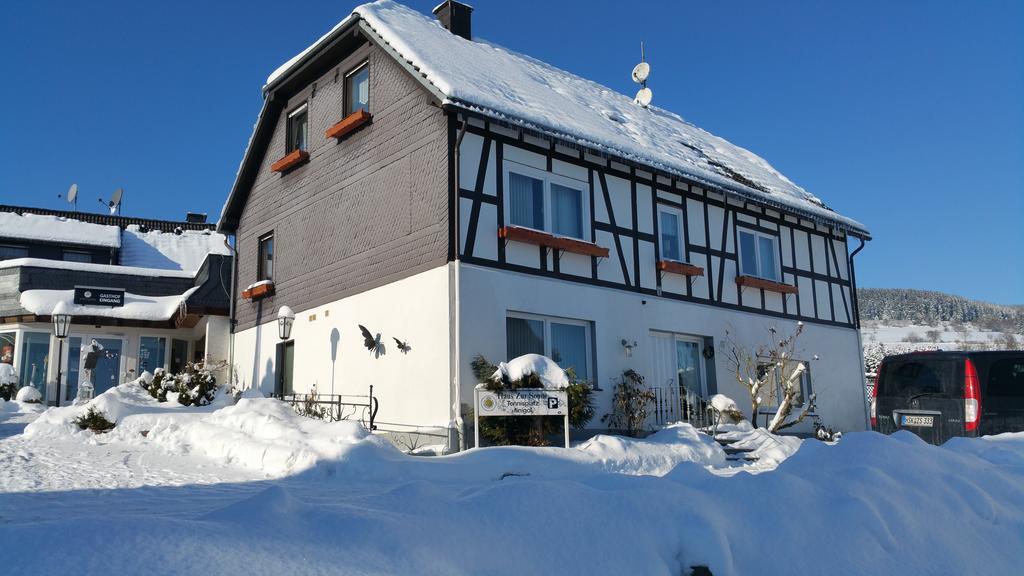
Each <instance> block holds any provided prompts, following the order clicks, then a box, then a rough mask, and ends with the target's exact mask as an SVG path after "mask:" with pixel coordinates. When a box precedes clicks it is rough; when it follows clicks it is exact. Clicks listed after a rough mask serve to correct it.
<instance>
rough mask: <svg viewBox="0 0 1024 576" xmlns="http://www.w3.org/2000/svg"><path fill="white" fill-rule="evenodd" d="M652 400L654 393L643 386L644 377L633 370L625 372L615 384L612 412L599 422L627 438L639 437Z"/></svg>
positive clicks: (652, 402)
mask: <svg viewBox="0 0 1024 576" xmlns="http://www.w3.org/2000/svg"><path fill="white" fill-rule="evenodd" d="M654 400H655V396H654V391H653V390H651V389H649V388H647V386H645V385H644V377H643V376H641V375H640V374H638V373H637V372H636V371H635V370H632V369H630V370H626V371H625V372H623V373H622V377H621V378H619V381H618V382H616V383H615V389H614V395H613V396H612V411H611V412H609V413H608V414H605V415H604V416H602V417H601V422H604V423H605V424H607V425H608V427H609V428H611V429H613V430H620V431H622V432H623V433H625V434H627V435H629V436H633V437H636V436H639V435H640V434H641V433H643V431H644V430H645V426H646V422H647V416H648V414H649V412H648V410H650V408H651V406H652V405H653V404H654Z"/></svg>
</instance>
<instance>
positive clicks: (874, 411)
mask: <svg viewBox="0 0 1024 576" xmlns="http://www.w3.org/2000/svg"><path fill="white" fill-rule="evenodd" d="M881 375H882V365H881V364H879V365H878V371H877V372H875V385H874V386H872V387H871V428H878V378H879V377H880V376H881Z"/></svg>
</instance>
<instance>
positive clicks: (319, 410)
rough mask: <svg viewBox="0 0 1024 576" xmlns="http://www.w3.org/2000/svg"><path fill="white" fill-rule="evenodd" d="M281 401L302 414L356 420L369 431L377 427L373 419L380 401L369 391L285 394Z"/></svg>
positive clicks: (336, 419)
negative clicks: (364, 392)
mask: <svg viewBox="0 0 1024 576" xmlns="http://www.w3.org/2000/svg"><path fill="white" fill-rule="evenodd" d="M281 400H282V401H283V402H287V403H288V404H289V405H291V407H292V409H293V410H295V411H296V412H297V413H299V414H301V415H303V416H309V417H310V418H318V419H320V420H327V421H331V422H337V421H339V420H356V421H357V422H359V423H360V424H362V425H363V427H364V428H366V429H367V430H369V431H371V432H372V431H374V430H376V429H377V424H376V423H375V420H376V418H377V410H378V409H379V408H380V402H378V401H377V397H376V396H374V395H373V386H370V393H369V394H367V395H362V394H319V393H316V394H285V395H284V396H282V397H281Z"/></svg>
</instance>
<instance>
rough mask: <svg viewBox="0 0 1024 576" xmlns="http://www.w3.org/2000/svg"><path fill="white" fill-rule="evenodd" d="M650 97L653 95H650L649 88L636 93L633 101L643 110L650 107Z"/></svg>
mask: <svg viewBox="0 0 1024 576" xmlns="http://www.w3.org/2000/svg"><path fill="white" fill-rule="evenodd" d="M652 96H654V94H652V93H651V89H650V88H646V87H645V88H641V89H640V91H639V92H637V93H636V98H634V99H633V101H634V102H636V103H637V104H639V105H641V106H643V107H644V108H647V107H648V106H650V105H651V97H652Z"/></svg>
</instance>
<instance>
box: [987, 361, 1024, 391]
mask: <svg viewBox="0 0 1024 576" xmlns="http://www.w3.org/2000/svg"><path fill="white" fill-rule="evenodd" d="M986 394H987V395H988V396H999V397H1003V398H1024V357H1021V358H1004V359H1002V360H995V361H993V362H992V365H991V366H990V367H989V369H988V386H987V389H986Z"/></svg>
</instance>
